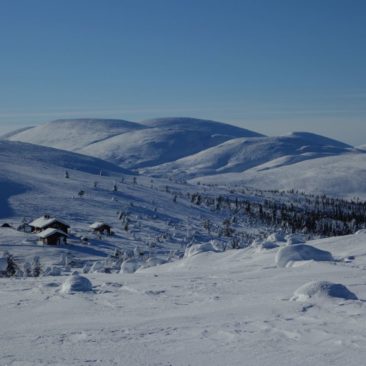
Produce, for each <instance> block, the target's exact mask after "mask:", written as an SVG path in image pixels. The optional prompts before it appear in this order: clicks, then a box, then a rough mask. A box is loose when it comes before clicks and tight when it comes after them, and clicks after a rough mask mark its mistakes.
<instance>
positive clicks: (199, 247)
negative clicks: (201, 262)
mask: <svg viewBox="0 0 366 366" xmlns="http://www.w3.org/2000/svg"><path fill="white" fill-rule="evenodd" d="M207 252H214V253H218V252H220V251H219V250H218V249H217V248H215V247H214V246H213V245H212V243H205V244H194V245H192V246H190V247H189V248H187V249H186V251H185V252H184V257H186V258H188V257H193V256H194V255H196V254H199V253H207Z"/></svg>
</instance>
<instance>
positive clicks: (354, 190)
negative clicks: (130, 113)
mask: <svg viewBox="0 0 366 366" xmlns="http://www.w3.org/2000/svg"><path fill="white" fill-rule="evenodd" d="M3 138H4V139H6V140H10V141H23V142H30V143H33V144H38V145H43V146H49V147H56V148H59V149H64V150H69V151H73V152H77V153H80V154H84V155H88V156H93V157H97V158H100V159H103V160H105V161H108V162H110V163H113V164H116V165H119V166H120V167H123V168H127V169H132V170H134V171H136V170H138V171H139V172H140V173H142V174H145V175H151V176H154V177H160V178H161V177H163V178H164V177H173V178H179V179H184V180H189V179H193V181H192V182H197V181H200V182H207V183H219V182H220V183H222V182H224V183H225V184H226V183H238V182H240V183H241V184H247V185H250V186H254V187H260V188H261V189H273V188H275V189H286V190H287V189H299V190H304V191H307V192H310V193H311V192H317V193H328V194H335V195H337V196H343V195H344V196H353V195H358V196H360V197H364V196H365V195H366V187H365V185H364V184H363V181H364V177H365V173H364V172H365V170H366V154H365V153H366V150H363V149H362V147H358V148H354V147H352V146H350V145H347V144H345V143H343V142H340V141H336V140H333V139H330V138H327V137H324V136H320V135H316V134H313V133H307V132H295V133H291V134H289V135H285V136H278V137H267V136H263V135H260V134H258V133H256V132H253V131H249V130H246V129H243V128H239V127H235V126H231V125H228V124H225V123H221V122H214V121H209V120H200V119H194V118H160V119H152V120H146V121H143V122H141V123H135V122H127V121H123V120H103V119H102V120H100V119H77V120H58V121H53V122H49V123H46V124H44V125H41V126H37V127H30V128H27V129H23V130H20V131H15V132H14V133H10V134H7V135H6V136H4V137H3Z"/></svg>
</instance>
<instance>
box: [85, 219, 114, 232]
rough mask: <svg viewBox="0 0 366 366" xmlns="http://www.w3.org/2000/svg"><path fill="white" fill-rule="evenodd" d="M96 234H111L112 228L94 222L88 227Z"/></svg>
mask: <svg viewBox="0 0 366 366" xmlns="http://www.w3.org/2000/svg"><path fill="white" fill-rule="evenodd" d="M89 227H90V228H91V229H92V230H93V232H94V233H96V234H107V235H111V234H112V227H111V226H110V225H108V224H106V223H104V222H94V223H93V224H91V225H90V226H89Z"/></svg>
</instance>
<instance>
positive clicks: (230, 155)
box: [145, 132, 354, 178]
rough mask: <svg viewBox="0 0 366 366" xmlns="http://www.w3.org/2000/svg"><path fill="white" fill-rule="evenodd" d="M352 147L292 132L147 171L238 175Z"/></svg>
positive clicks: (227, 146)
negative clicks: (269, 164)
mask: <svg viewBox="0 0 366 366" xmlns="http://www.w3.org/2000/svg"><path fill="white" fill-rule="evenodd" d="M353 150H354V149H353V148H352V146H350V145H347V144H344V143H342V142H339V141H336V140H332V139H329V138H327V137H324V136H320V135H316V134H311V133H305V132H295V133H292V134H289V135H286V136H279V137H257V138H238V139H232V140H229V141H226V142H224V143H222V144H220V145H217V146H215V147H212V148H210V149H207V150H204V151H201V152H199V153H197V154H194V155H191V156H188V157H186V158H183V159H180V160H177V161H175V162H172V163H169V164H164V165H160V166H156V167H153V168H150V169H146V170H145V172H146V173H149V174H154V175H158V176H163V175H174V176H179V177H183V178H192V177H197V176H206V175H214V174H223V173H233V172H236V173H240V172H243V171H245V170H248V169H251V168H254V167H258V166H260V165H262V164H265V163H268V162H270V161H272V160H275V159H278V158H280V157H286V159H285V160H284V161H283V162H282V163H281V164H283V165H289V164H293V163H296V162H299V161H302V160H309V159H315V158H319V157H324V156H329V155H339V154H343V153H346V152H349V151H353Z"/></svg>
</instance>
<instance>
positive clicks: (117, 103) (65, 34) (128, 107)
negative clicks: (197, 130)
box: [0, 0, 366, 145]
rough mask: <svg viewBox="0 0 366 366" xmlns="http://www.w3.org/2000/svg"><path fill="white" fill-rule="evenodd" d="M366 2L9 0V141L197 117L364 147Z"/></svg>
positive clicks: (5, 113) (5, 89)
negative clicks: (101, 125) (50, 127)
mask: <svg viewBox="0 0 366 366" xmlns="http://www.w3.org/2000/svg"><path fill="white" fill-rule="evenodd" d="M365 65H366V1H364V0H321V1H319V0H276V1H273V0H130V1H128V0H104V1H102V0H52V1H50V0H32V1H29V0H0V132H6V131H9V130H14V129H17V128H21V127H23V126H29V125H35V124H39V123H44V122H47V121H50V120H54V119H58V118H85V117H86V118H89V117H95V118H121V119H125V120H131V121H137V122H138V121H141V120H144V119H148V118H155V117H172V116H191V117H197V118H206V119H212V120H218V121H222V122H227V123H232V124H235V125H238V126H242V127H245V128H248V129H252V130H255V131H258V132H261V133H264V134H268V135H279V134H285V133H288V132H291V131H311V132H316V133H320V134H325V135H327V136H329V137H333V138H337V139H340V140H343V141H345V142H348V143H351V144H354V145H359V144H366V66H365Z"/></svg>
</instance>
